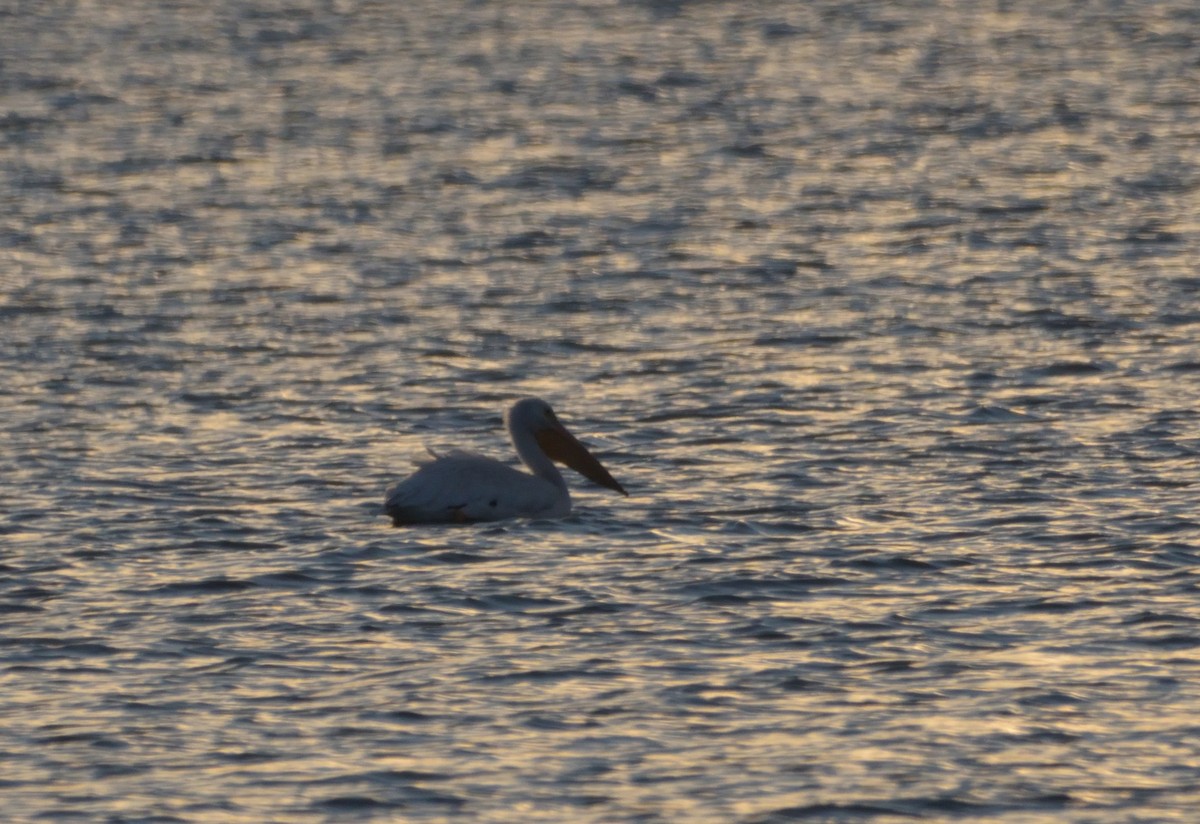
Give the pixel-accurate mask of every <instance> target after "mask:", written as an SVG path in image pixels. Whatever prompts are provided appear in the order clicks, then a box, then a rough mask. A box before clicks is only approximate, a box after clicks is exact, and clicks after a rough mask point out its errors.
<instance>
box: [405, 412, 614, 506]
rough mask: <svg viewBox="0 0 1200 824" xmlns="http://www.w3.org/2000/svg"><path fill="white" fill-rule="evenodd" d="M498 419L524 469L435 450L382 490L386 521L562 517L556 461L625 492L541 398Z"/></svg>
mask: <svg viewBox="0 0 1200 824" xmlns="http://www.w3.org/2000/svg"><path fill="white" fill-rule="evenodd" d="M504 422H505V425H506V426H507V427H508V436H509V438H511V439H512V444H513V446H514V447H515V448H516V450H517V457H519V458H520V459H521V463H523V464H525V466H526V467H527V468H528V469H529V473H526V472H521V471H519V470H517V469H514V468H513V467H511V466H508V465H507V464H504V463H501V462H500V461H496V460H492V459H491V458H486V457H484V456H482V455H476V454H474V453H471V452H462V451H459V450H455V451H453V452H450V453H448V454H446V455H436V454H434V457H433V460H431V461H428V462H427V463H424V464H422V465H421V466H420V468H419V469H417V471H416V472H414V473H413V474H412V475H410V476H409V477H407V478H405V479H404V480H403V481H401V482H400V483H398V484H396V485H395V486H393V487H391V488H390V489H389V490H388V491H387V497H386V499H385V501H384V507H383V509H384V512H385V513H386V514H387V515H389V516H391V519H392V524H393V525H394V526H405V525H408V524H437V523H471V522H474V521H501V520H504V519H506V518H562V517H565V516H566V515H568V514H570V512H571V493H570V492H569V491H568V490H567V482H566V481H565V480H563V476H562V473H561V472H559V471H558V467H556V466H555V465H554V462H555V461H558V462H560V463H562V464H565V465H566V466H569V467H570V468H572V469H574V470H575V471H576V472H578V473H579V474H581V475H583V476H584V477H585V478H588V479H589V480H591V481H593V482H595V483H597V484H599V485H600V486H604V487H607V488H609V489H611V490H613V491H615V492H620V493H621V494H622V495H628V494H629V493H627V492H626V491H625V490H624V489H623V488H622V487H621V485H620V484H619V483H617V481H616V480H615V479H614V478H613V476H612V475H610V474H608V470H607V469H605V468H604V467H603V466H602V465H601V464H600V462H599V461H598V460H596V459H595V458H594V457H593V456H592V454H591V453H590V452H588V450H587V447H585V446H584V445H583V444H581V443H580V442H579V441H578V440H577V439H576V438H575V436H574V435H572V434H571V433H570V432H568V431H567V428H566V427H565V426H563V425H562V424H561V423H560V422H559V420H558V417H557V416H556V415H555V414H554V410H553V409H551V408H550V404H548V403H546V402H545V401H544V400H541V399H540V398H525V399H524V400H520V401H517V402H516V403H514V404H513V405H512V407H510V408H509V410H508V412H507V413H505V416H504ZM431 454H432V453H431ZM530 473H532V474H530Z"/></svg>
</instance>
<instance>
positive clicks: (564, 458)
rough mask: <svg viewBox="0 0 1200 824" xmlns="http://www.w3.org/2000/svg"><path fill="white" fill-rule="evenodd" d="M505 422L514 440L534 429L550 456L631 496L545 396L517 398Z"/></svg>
mask: <svg viewBox="0 0 1200 824" xmlns="http://www.w3.org/2000/svg"><path fill="white" fill-rule="evenodd" d="M504 422H505V424H506V425H507V426H508V432H509V435H510V436H511V437H512V439H513V443H514V444H520V442H521V441H522V440H523V439H522V437H521V436H522V435H523V434H524V433H530V434H532V435H533V438H534V440H535V441H536V442H537V445H538V448H539V449H541V451H542V453H543V454H545V455H546V457H547V458H550V459H551V460H553V461H557V462H558V463H560V464H563V465H564V466H569V467H570V468H571V469H574V470H575V471H576V472H578V473H579V474H580V475H582V476H583V477H585V478H587V479H588V480H589V481H592V482H593V483H597V484H599V485H600V486H603V487H606V488H608V489H611V490H613V491H614V492H620V493H621V494H622V495H625V496H626V497H628V496H629V493H628V492H626V491H625V489H624V487H622V486H621V485H620V484H619V483H617V481H616V479H615V478H613V476H612V475H610V474H608V470H607V469H605V468H604V467H603V466H602V465H601V464H600V462H599V461H598V460H596V458H595V457H593V456H592V453H591V452H588V450H587V447H586V446H584V445H583V444H582V443H580V442H579V441H578V439H576V437H575V436H574V435H572V434H571V433H570V432H568V431H567V428H566V427H565V426H563V425H562V423H561V422H560V421H559V420H558V416H557V415H555V414H554V410H553V409H552V408H551V407H550V404H548V403H546V402H545V401H544V400H542V399H541V398H525V399H523V400H519V401H517V402H516V403H514V404H513V405H512V406H511V407H509V410H508V412H507V413H505V416H504ZM519 451H520V449H519V448H518V452H519Z"/></svg>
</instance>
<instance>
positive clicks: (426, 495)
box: [384, 451, 560, 526]
mask: <svg viewBox="0 0 1200 824" xmlns="http://www.w3.org/2000/svg"><path fill="white" fill-rule="evenodd" d="M559 501H560V493H559V491H558V490H557V489H556V488H555V487H554V485H553V484H551V483H550V482H549V481H546V480H544V479H542V478H538V477H535V476H533V475H528V474H526V473H524V472H519V471H518V470H516V469H514V468H513V467H511V466H508V465H507V464H503V463H501V462H500V461H496V460H492V459H491V458H485V457H484V456H482V455H476V454H473V453H470V452H460V451H454V452H451V453H449V454H446V455H442V456H439V457H437V458H435V459H434V460H431V461H429V462H427V463H424V464H422V465H421V467H420V468H419V469H418V470H417V471H416V472H415V473H413V474H412V475H411V476H409V477H408V478H406V479H405V480H403V481H401V482H400V483H398V484H396V485H395V486H393V487H392V488H391V489H389V490H388V491H387V497H386V499H385V502H384V512H386V513H387V514H388V515H389V516H391V518H392V523H394V524H395V525H396V526H401V525H404V524H430V523H468V522H471V521H499V520H502V519H504V518H519V517H525V518H534V517H538V516H549V515H551V514H552V512H553V510H554V508H555V506H556V505H558V504H559Z"/></svg>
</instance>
